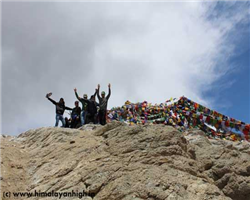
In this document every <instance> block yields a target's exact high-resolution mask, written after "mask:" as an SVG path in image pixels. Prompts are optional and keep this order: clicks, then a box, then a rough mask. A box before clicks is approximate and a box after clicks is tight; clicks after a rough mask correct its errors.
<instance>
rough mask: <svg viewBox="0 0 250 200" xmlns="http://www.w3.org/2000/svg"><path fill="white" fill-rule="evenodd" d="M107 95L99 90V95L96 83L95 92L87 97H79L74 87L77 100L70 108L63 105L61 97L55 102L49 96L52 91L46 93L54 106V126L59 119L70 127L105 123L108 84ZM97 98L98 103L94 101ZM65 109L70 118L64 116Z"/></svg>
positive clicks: (98, 86) (109, 87)
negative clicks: (68, 111)
mask: <svg viewBox="0 0 250 200" xmlns="http://www.w3.org/2000/svg"><path fill="white" fill-rule="evenodd" d="M108 89H109V92H108V95H107V96H105V95H106V94H105V92H104V91H102V92H101V96H100V84H98V85H97V89H96V90H95V93H94V94H93V95H92V96H91V97H90V99H88V96H87V94H84V95H83V98H81V97H79V95H78V93H77V89H76V88H75V89H74V92H75V96H76V98H77V99H78V101H75V107H74V108H70V107H67V106H65V102H64V99H63V98H60V100H59V102H56V101H55V100H53V99H51V98H50V96H51V95H52V93H48V94H47V95H46V98H47V99H48V100H49V101H51V102H52V103H53V104H54V105H55V106H56V123H55V126H56V127H57V126H58V124H59V121H61V122H62V127H70V128H78V127H80V126H82V125H84V124H89V123H93V124H98V123H100V124H101V125H105V124H106V115H107V106H108V100H109V98H110V95H111V85H110V84H109V85H108ZM96 95H97V98H98V100H99V103H97V102H96V100H95V98H96ZM79 101H80V102H81V104H82V108H80V106H79ZM65 110H70V111H71V114H70V118H69V119H68V118H67V117H65V118H64V116H63V114H64V111H65Z"/></svg>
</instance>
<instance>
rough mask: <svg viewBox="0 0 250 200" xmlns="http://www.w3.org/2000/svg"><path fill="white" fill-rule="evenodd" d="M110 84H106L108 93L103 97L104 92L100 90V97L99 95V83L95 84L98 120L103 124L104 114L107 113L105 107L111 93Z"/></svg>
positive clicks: (104, 121) (104, 122)
mask: <svg viewBox="0 0 250 200" xmlns="http://www.w3.org/2000/svg"><path fill="white" fill-rule="evenodd" d="M110 87H111V85H110V84H108V88H109V93H108V95H107V96H106V97H105V92H104V91H102V93H101V97H100V94H99V93H100V84H98V86H97V97H98V99H99V107H100V110H99V114H98V115H99V121H100V124H101V125H105V124H106V114H107V107H108V100H109V97H110V95H111V89H110Z"/></svg>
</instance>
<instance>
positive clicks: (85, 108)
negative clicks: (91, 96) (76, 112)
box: [74, 88, 88, 125]
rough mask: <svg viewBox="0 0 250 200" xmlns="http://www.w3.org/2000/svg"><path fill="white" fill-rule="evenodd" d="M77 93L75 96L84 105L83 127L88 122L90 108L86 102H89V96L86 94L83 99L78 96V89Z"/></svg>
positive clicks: (82, 114)
mask: <svg viewBox="0 0 250 200" xmlns="http://www.w3.org/2000/svg"><path fill="white" fill-rule="evenodd" d="M74 91H75V95H76V98H77V99H78V100H79V101H80V102H81V103H82V113H81V125H84V124H85V120H86V115H87V108H88V103H87V102H86V100H88V95H87V94H84V95H83V98H80V97H79V96H78V94H77V89H76V88H75V89H74Z"/></svg>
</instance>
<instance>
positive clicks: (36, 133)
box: [1, 122, 250, 200]
mask: <svg viewBox="0 0 250 200" xmlns="http://www.w3.org/2000/svg"><path fill="white" fill-rule="evenodd" d="M1 157H2V161H1V174H2V175H1V192H3V191H10V192H13V191H14V192H32V191H35V190H36V191H41V192H49V191H52V190H54V191H58V192H59V191H60V192H64V191H65V192H70V191H72V190H74V191H84V192H85V196H84V198H83V199H86V200H87V199H89V200H91V199H93V200H133V199H134V200H144V199H145V200H175V199H176V200H177V199H178V200H182V199H183V200H184V199H185V200H189V199H190V200H202V199H204V200H205V199H214V200H230V199H233V200H250V144H249V143H247V142H243V143H240V144H239V143H233V142H230V141H223V140H209V139H207V138H206V136H205V134H204V133H203V132H201V131H197V130H190V131H189V132H188V134H187V135H185V136H184V135H183V133H181V132H179V131H177V130H176V129H174V128H172V127H170V126H165V125H144V126H142V125H136V126H127V125H125V124H123V123H121V122H112V123H110V124H107V125H106V126H104V127H102V126H100V125H85V126H83V127H81V128H79V129H65V128H54V127H53V128H52V127H51V128H39V129H35V130H30V131H27V132H25V133H23V134H21V135H19V136H18V137H10V136H5V137H3V136H2V137H1ZM6 199H11V198H6ZM19 199H22V198H19ZM23 199H26V198H23ZM29 199H40V198H39V197H32V198H29ZM43 199H48V200H49V199H50V200H51V199H58V198H56V197H47V198H43ZM62 199H63V198H62ZM65 199H79V198H77V197H72V198H69V197H67V198H65Z"/></svg>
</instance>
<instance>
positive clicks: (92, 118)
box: [87, 90, 99, 124]
mask: <svg viewBox="0 0 250 200" xmlns="http://www.w3.org/2000/svg"><path fill="white" fill-rule="evenodd" d="M96 92H97V90H96ZM95 95H96V93H95V94H94V95H92V96H91V98H90V99H89V101H88V115H87V123H90V122H92V123H94V124H96V123H97V120H96V116H97V106H98V105H99V104H98V103H97V102H96V101H95Z"/></svg>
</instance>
